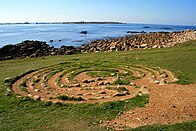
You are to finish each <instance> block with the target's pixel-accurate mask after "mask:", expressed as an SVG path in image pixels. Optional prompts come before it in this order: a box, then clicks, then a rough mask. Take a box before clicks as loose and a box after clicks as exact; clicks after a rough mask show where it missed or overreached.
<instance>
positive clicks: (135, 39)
mask: <svg viewBox="0 0 196 131" xmlns="http://www.w3.org/2000/svg"><path fill="white" fill-rule="evenodd" d="M190 40H196V31H193V30H185V31H182V32H172V33H169V32H156V33H149V34H139V35H134V36H126V37H122V38H112V39H107V40H96V41H93V42H91V43H90V44H87V45H83V46H82V47H81V52H112V51H126V50H141V49H151V48H164V47H173V46H175V45H176V44H178V43H183V42H187V41H190Z"/></svg>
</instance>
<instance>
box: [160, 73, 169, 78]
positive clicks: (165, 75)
mask: <svg viewBox="0 0 196 131" xmlns="http://www.w3.org/2000/svg"><path fill="white" fill-rule="evenodd" d="M160 77H161V78H167V77H168V75H167V74H165V73H164V74H162V75H160Z"/></svg>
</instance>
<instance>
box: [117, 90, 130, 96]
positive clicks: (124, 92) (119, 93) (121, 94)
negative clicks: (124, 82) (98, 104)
mask: <svg viewBox="0 0 196 131" xmlns="http://www.w3.org/2000/svg"><path fill="white" fill-rule="evenodd" d="M128 94H129V92H128V91H123V92H118V93H116V94H115V95H114V96H113V97H116V96H126V95H128Z"/></svg>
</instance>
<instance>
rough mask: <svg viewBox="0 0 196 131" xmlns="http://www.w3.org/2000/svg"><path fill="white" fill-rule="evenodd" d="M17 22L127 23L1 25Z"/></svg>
mask: <svg viewBox="0 0 196 131" xmlns="http://www.w3.org/2000/svg"><path fill="white" fill-rule="evenodd" d="M16 24H126V23H123V22H85V21H80V22H31V23H30V22H23V23H21V22H20V23H0V25H16Z"/></svg>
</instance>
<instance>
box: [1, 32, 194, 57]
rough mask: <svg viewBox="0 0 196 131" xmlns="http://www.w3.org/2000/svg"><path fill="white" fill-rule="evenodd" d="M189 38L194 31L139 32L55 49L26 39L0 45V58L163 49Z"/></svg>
mask: <svg viewBox="0 0 196 131" xmlns="http://www.w3.org/2000/svg"><path fill="white" fill-rule="evenodd" d="M191 40H196V30H184V31H181V32H153V33H141V34H137V35H131V36H125V37H119V38H110V39H101V40H94V41H92V42H91V43H89V44H85V45H82V46H80V47H74V46H61V47H60V48H54V47H52V46H49V45H48V44H46V42H42V41H29V40H26V41H23V42H21V43H18V44H16V45H6V46H4V47H2V48H0V61H2V60H10V59H21V58H37V57H42V56H54V55H72V54H78V53H91V52H116V51H129V50H144V49H155V48H166V47H174V46H175V45H177V44H179V43H184V42H187V41H191Z"/></svg>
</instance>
